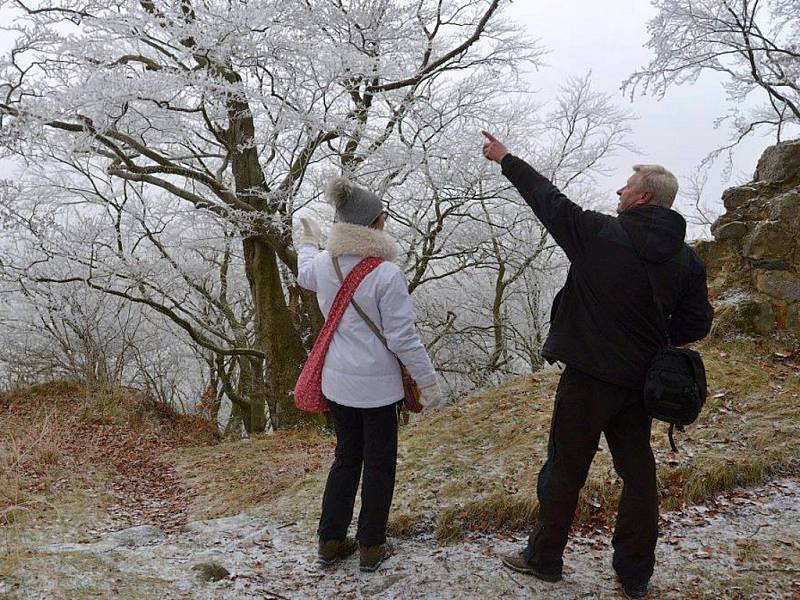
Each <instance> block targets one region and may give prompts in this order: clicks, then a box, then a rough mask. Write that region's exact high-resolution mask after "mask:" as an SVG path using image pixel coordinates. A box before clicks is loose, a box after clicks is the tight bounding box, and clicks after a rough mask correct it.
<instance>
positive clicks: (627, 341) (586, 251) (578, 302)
mask: <svg viewBox="0 0 800 600" xmlns="http://www.w3.org/2000/svg"><path fill="white" fill-rule="evenodd" d="M501 165H502V167H503V175H505V176H506V177H507V178H508V179H509V181H511V183H513V184H514V187H516V188H517V190H518V191H519V193H520V194H522V197H523V198H524V199H525V201H526V202H527V203H528V204H529V205H530V206H531V208H532V209H533V212H534V213H535V214H536V216H537V217H538V218H539V220H540V221H541V222H542V224H543V225H544V226H545V227H546V228H547V230H548V231H549V232H550V235H552V236H553V239H554V240H555V241H556V243H557V244H558V245H559V246H561V248H562V249H563V250H564V252H565V253H566V255H567V258H569V260H570V263H571V264H570V268H569V273H568V274H567V281H566V283H565V284H564V287H563V288H562V290H561V291H560V292H559V293H558V295H557V296H556V299H555V300H554V302H553V310H552V313H551V323H550V333H549V335H548V336H547V340H546V341H545V344H544V348H543V349H542V356H544V358H545V359H547V360H548V361H550V362H553V361H556V360H558V361H561V362H563V363H566V364H567V365H570V366H571V367H574V368H576V369H578V370H580V371H583V372H584V373H588V374H589V375H592V376H594V377H596V378H598V379H601V380H603V381H607V382H609V383H614V384H617V385H621V386H624V387H628V388H633V389H642V388H643V387H644V377H645V373H646V371H647V367H648V365H649V364H650V362H651V360H652V358H653V356H654V355H655V353H656V351H657V350H658V349H659V348H662V347H664V346H665V345H667V335H669V342H670V343H671V344H673V345H676V346H679V345H683V344H686V343H689V342H693V341H696V340H700V339H702V338H704V337H705V336H706V334H708V331H709V329H710V327H711V319H712V317H713V314H714V312H713V309H712V308H711V305H710V304H709V302H708V290H707V287H706V269H705V265H703V262H702V260H701V259H700V257H699V256H697V253H696V252H695V251H694V250H692V249H691V248H690V247H689V246H687V245H686V244H685V243H684V241H683V240H684V235H685V233H686V221H684V219H683V217H681V216H680V215H679V214H678V213H677V212H675V211H673V210H670V209H668V208H663V207H659V206H647V205H645V206H640V207H637V208H634V209H631V210H629V211H626V212H625V213H623V214H622V215H620V216H619V217H612V216H609V215H604V214H601V213H598V212H595V211H591V210H583V209H581V208H580V207H579V206H578V205H576V204H575V203H573V202H572V201H570V200H569V199H568V198H567V197H566V196H564V194H562V193H561V192H560V191H559V190H558V188H556V187H555V186H554V185H553V184H551V183H550V181H548V180H547V178H546V177H544V176H543V175H540V174H539V173H537V172H536V171H535V170H534V169H533V168H532V167H531V166H530V165H528V164H527V163H526V162H525V161H523V160H521V159H519V158H517V157H516V156H512V155H511V154H508V155H506V157H505V158H503V161H502V163H501ZM645 261H646V262H647V263H648V267H647V269H646V268H645ZM647 270H649V271H650V277H651V278H652V284H653V285H654V286H655V297H654V295H653V291H652V287H651V283H650V280H649V278H648V274H647ZM655 298H657V300H656V299H655ZM656 302H658V304H659V305H660V306H657V304H656ZM662 315H663V316H662Z"/></svg>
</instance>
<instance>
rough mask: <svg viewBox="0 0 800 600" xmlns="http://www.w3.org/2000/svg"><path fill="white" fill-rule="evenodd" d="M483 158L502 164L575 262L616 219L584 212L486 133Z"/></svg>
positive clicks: (504, 173)
mask: <svg viewBox="0 0 800 600" xmlns="http://www.w3.org/2000/svg"><path fill="white" fill-rule="evenodd" d="M483 135H484V136H485V137H486V142H485V143H484V145H483V155H484V156H485V157H486V158H487V159H488V160H491V161H493V162H496V163H498V164H499V165H500V166H501V167H502V169H503V175H505V176H506V178H507V179H508V180H509V181H510V182H511V183H512V184H513V185H514V187H515V188H516V189H517V191H518V192H519V193H520V195H521V196H522V197H523V199H524V200H525V202H527V203H528V205H529V206H530V207H531V208H532V209H533V212H534V214H535V215H536V217H537V218H538V219H539V220H540V221H541V222H542V225H544V226H545V228H547V231H549V232H550V235H552V236H553V239H554V240H555V241H556V243H557V244H558V245H559V246H561V248H563V250H564V252H566V253H567V256H568V257H569V258H570V259H572V258H573V257H574V256H577V255H579V254H580V253H582V252H583V249H584V247H585V244H586V241H587V240H588V239H590V238H592V237H594V235H595V234H596V233H597V232H598V231H599V230H600V228H601V227H602V226H603V225H604V224H605V223H606V222H607V221H608V220H609V219H611V218H612V217H609V216H608V215H603V214H600V213H598V212H595V211H591V210H583V209H582V208H581V207H580V206H578V205H577V204H575V203H574V202H572V201H571V200H570V199H569V198H567V197H566V196H565V195H564V194H562V193H561V191H560V190H559V189H558V188H557V187H556V186H554V185H553V184H552V183H550V180H549V179H547V177H545V176H544V175H542V174H541V173H539V172H538V171H536V169H534V168H533V167H531V166H530V165H529V164H528V163H526V162H525V161H524V160H522V159H521V158H517V157H516V156H514V155H513V154H511V153H510V152H509V151H508V149H507V148H506V147H505V145H503V143H502V142H500V140H498V139H497V138H495V137H494V136H493V135H492V134H490V133H488V132H486V131H484V132H483Z"/></svg>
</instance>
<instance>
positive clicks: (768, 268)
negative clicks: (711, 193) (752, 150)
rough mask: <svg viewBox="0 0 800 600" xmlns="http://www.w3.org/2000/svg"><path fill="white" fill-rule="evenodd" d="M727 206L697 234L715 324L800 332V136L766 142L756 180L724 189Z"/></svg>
mask: <svg viewBox="0 0 800 600" xmlns="http://www.w3.org/2000/svg"><path fill="white" fill-rule="evenodd" d="M722 201H723V203H724V205H725V209H726V212H725V214H723V215H722V216H721V217H720V218H719V219H717V221H716V222H715V223H714V224H713V225H712V226H711V233H712V234H713V235H714V240H713V241H702V242H698V243H697V245H696V249H697V250H698V252H699V253H700V255H701V257H702V258H703V259H704V260H705V262H706V267H707V268H708V277H709V292H710V294H711V297H712V298H713V299H714V300H715V304H716V316H715V329H716V330H717V331H723V332H728V331H738V332H741V333H745V334H748V335H768V334H772V333H775V332H783V331H785V332H788V333H791V334H794V335H795V336H798V337H800V140H793V141H790V142H783V143H781V144H777V145H775V146H771V147H769V148H767V150H766V151H765V152H764V154H763V155H762V156H761V159H760V160H759V161H758V167H757V168H756V172H755V176H754V178H753V181H752V182H750V183H747V184H745V185H741V186H738V187H733V188H730V189H728V190H725V192H724V193H723V195H722Z"/></svg>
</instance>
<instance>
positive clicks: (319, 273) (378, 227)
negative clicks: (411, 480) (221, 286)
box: [296, 178, 441, 571]
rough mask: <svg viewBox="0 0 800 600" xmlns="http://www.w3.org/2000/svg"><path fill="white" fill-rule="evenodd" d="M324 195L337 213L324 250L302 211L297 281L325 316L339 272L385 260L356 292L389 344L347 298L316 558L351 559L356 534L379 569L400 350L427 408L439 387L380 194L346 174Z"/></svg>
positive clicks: (329, 383) (327, 378) (335, 365)
mask: <svg viewBox="0 0 800 600" xmlns="http://www.w3.org/2000/svg"><path fill="white" fill-rule="evenodd" d="M327 197H328V201H329V202H330V203H331V204H333V205H334V206H335V208H336V217H335V219H334V224H333V227H332V228H331V233H330V236H329V238H328V243H327V249H326V250H325V251H320V250H319V243H320V238H321V231H320V227H319V225H318V224H317V223H316V222H315V221H313V220H311V219H301V222H302V224H303V233H302V235H301V236H300V237H299V238H298V240H297V242H296V246H297V248H298V263H299V265H298V277H297V280H298V283H299V284H300V285H301V286H302V287H304V288H306V289H308V290H312V291H314V292H316V293H317V301H318V302H319V306H320V309H321V310H322V312H323V314H325V315H327V314H328V312H329V310H330V308H331V304H332V303H333V300H334V298H335V296H336V293H337V292H338V291H339V284H340V281H341V279H340V277H339V275H341V277H346V276H347V274H348V273H349V272H350V271H351V269H352V268H353V267H354V266H355V265H356V264H357V263H358V262H359V261H361V259H362V258H364V257H367V256H377V257H380V258H382V259H384V261H385V262H383V263H382V264H381V265H380V266H379V267H378V268H376V269H375V270H374V271H372V272H371V273H370V274H369V275H367V276H366V278H365V279H364V280H363V281H362V282H361V285H360V286H359V287H358V289H357V290H356V292H355V295H354V296H353V300H354V302H355V303H357V304H358V306H359V307H360V308H361V309H362V310H363V312H364V313H365V314H366V316H367V317H368V318H369V319H370V320H371V321H372V322H373V323H374V324H375V325H376V326H377V328H378V329H380V331H381V333H382V334H383V336H384V338H385V340H386V343H384V342H383V341H382V340H381V339H380V338H379V337H378V336H377V335H376V333H375V332H374V331H373V330H372V329H370V326H369V325H368V324H367V322H366V321H365V320H364V318H363V317H362V316H360V315H359V314H358V312H357V311H356V310H355V309H354V308H353V307H352V305H351V306H349V307H348V308H347V310H346V311H345V313H344V316H343V317H342V320H341V322H340V323H339V326H338V328H337V330H336V333H335V334H334V336H333V340H332V341H331V345H330V347H329V349H328V353H327V355H326V357H325V366H324V368H323V370H322V392H323V393H324V394H325V397H326V398H327V399H328V400H329V401H330V407H331V413H332V414H333V420H334V423H335V425H336V454H335V459H334V461H333V465H332V466H331V470H330V473H329V474H328V482H327V484H326V486H325V494H324V496H323V498H322V516H321V517H320V522H319V529H318V534H319V559H320V561H321V562H322V563H323V564H332V563H335V562H336V561H338V560H341V559H343V558H346V557H347V556H349V555H350V554H352V553H353V552H355V549H356V541H357V542H358V548H359V554H360V561H359V563H360V568H361V570H362V571H375V570H376V569H377V568H378V566H379V565H380V564H381V563H382V562H383V561H384V560H386V559H387V558H388V557H389V556H391V554H392V552H393V548H392V546H391V545H390V544H389V543H388V542H387V541H386V523H387V521H388V518H389V508H390V506H391V503H392V494H393V493H394V481H395V468H396V464H397V406H396V405H397V403H398V401H401V400H402V398H403V395H404V394H403V382H402V378H401V375H400V364H399V363H398V358H399V359H400V360H401V361H402V362H403V364H404V365H405V366H406V368H407V369H408V370H409V372H410V373H411V376H412V377H413V378H414V379H416V381H417V383H418V385H419V386H420V391H421V392H422V399H421V402H422V403H423V405H424V406H426V407H427V408H430V407H431V405H432V404H434V403H436V402H438V401H439V400H440V399H441V394H440V392H439V386H438V383H437V380H436V372H435V371H434V368H433V365H432V364H431V360H430V357H429V356H428V353H427V351H426V350H425V347H424V346H423V345H422V342H421V341H420V338H419V335H418V333H417V330H416V326H415V324H414V314H413V308H412V304H411V298H410V296H409V293H408V284H407V282H406V279H405V276H404V274H403V272H402V270H401V269H400V267H398V266H397V265H396V264H394V263H393V262H392V261H393V260H394V259H395V257H396V256H397V254H398V250H399V248H398V246H397V243H396V242H395V241H394V239H393V238H392V237H391V236H390V235H389V234H387V233H386V232H384V231H383V227H384V225H385V223H386V213H385V212H384V208H383V203H382V202H381V200H380V198H378V196H376V195H375V194H373V193H372V192H370V191H367V190H365V189H363V188H360V187H357V186H355V185H352V184H351V183H350V182H349V181H348V180H346V179H344V178H336V179H334V180H333V181H331V182H330V184H329V186H328V194H327ZM334 259H335V260H336V261H338V264H339V268H340V271H341V273H340V274H337V272H336V267H335V264H334V262H335V260H334ZM387 346H388V348H387ZM395 355H396V356H395ZM362 465H363V480H362V482H361V513H360V514H359V516H358V530H357V533H356V537H355V540H353V539H351V538H348V537H347V529H348V527H349V525H350V521H351V519H352V517H353V504H354V502H355V497H356V490H357V489H358V483H359V479H360V478H361V471H362Z"/></svg>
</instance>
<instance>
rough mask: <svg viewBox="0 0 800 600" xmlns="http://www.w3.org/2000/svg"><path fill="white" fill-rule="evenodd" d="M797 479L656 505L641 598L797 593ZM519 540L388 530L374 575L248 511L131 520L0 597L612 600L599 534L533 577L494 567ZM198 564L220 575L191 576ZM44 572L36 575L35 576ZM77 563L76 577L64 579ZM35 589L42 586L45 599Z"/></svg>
mask: <svg viewBox="0 0 800 600" xmlns="http://www.w3.org/2000/svg"><path fill="white" fill-rule="evenodd" d="M798 540H800V479H797V478H792V479H783V480H780V481H775V482H772V483H770V484H768V485H765V486H762V487H759V488H755V489H752V490H735V491H734V492H732V493H730V494H727V495H725V496H721V497H719V498H717V499H716V500H715V501H714V502H712V503H709V504H708V505H707V506H700V507H692V508H688V509H686V510H683V511H679V512H674V513H668V514H666V515H665V518H664V522H663V526H662V535H661V539H660V541H659V546H658V551H657V561H658V564H657V570H656V574H655V576H654V578H653V580H652V582H651V584H652V585H651V590H652V593H651V596H650V597H651V598H676V599H677V598H681V599H684V598H731V599H745V598H748V599H749V598H789V599H795V600H797V599H800V542H799V541H798ZM523 544H524V536H521V535H519V536H472V537H470V538H469V539H467V540H466V541H464V542H462V543H459V544H455V545H452V546H447V547H440V546H438V545H437V544H436V543H435V541H434V540H433V538H432V537H421V538H416V539H413V540H399V541H398V543H397V546H398V552H397V555H396V556H395V557H393V558H392V559H390V560H389V561H387V563H386V564H385V566H384V567H383V568H381V569H380V570H379V571H378V572H377V573H375V574H362V573H360V572H359V571H358V568H357V561H356V560H355V559H354V558H353V559H350V560H348V561H346V562H344V563H343V564H341V565H340V566H339V567H338V568H335V569H333V570H324V569H320V568H319V567H318V566H317V564H316V555H315V546H314V540H313V534H312V533H311V532H307V531H300V530H298V529H297V527H296V526H294V525H288V526H287V525H281V524H276V523H274V522H269V521H267V520H266V519H265V518H264V517H263V516H261V515H259V514H255V513H254V514H249V515H244V514H243V515H238V516H235V517H230V518H225V519H216V520H210V521H199V522H192V523H187V524H186V525H184V526H183V527H182V528H181V529H180V530H178V531H174V532H173V533H167V532H165V531H164V530H162V529H161V528H159V527H155V526H152V525H144V526H139V527H134V528H131V529H127V530H124V531H119V532H115V533H112V534H107V535H104V536H102V537H101V538H100V539H99V540H98V541H94V542H91V543H61V544H55V545H53V544H51V545H48V546H45V547H39V548H37V549H35V550H34V549H31V550H34V552H31V553H30V555H29V558H28V563H27V565H26V569H24V570H20V571H19V572H20V573H25V575H24V576H21V577H24V579H15V580H13V581H11V580H7V581H5V582H0V598H2V597H8V598H26V599H28V598H41V597H76V598H77V597H87V596H90V595H99V596H101V597H105V596H107V595H114V596H116V597H121V598H137V599H138V598H209V599H210V598H215V599H216V598H219V599H222V598H225V599H240V598H241V599H246V598H247V599H249V598H333V597H336V598H354V599H357V598H442V599H449V598H458V599H459V600H465V599H472V598H475V599H479V598H480V599H483V598H498V597H504V598H545V599H550V598H552V599H556V598H558V599H565V598H616V597H619V589H618V587H617V584H616V582H615V581H614V577H613V576H612V572H611V569H610V564H609V563H610V558H611V550H610V547H609V543H608V538H607V536H605V535H597V534H596V535H588V536H579V537H576V538H574V539H573V540H572V541H571V542H570V544H569V546H568V548H567V552H566V555H565V561H566V566H565V577H564V581H563V582H561V583H559V584H547V583H544V582H540V581H538V580H536V579H532V578H529V577H525V576H523V575H519V574H514V573H509V572H508V571H506V570H504V569H503V568H501V567H500V565H499V561H498V555H499V554H500V553H504V552H510V551H514V550H517V549H519V548H520V547H521V546H522V545H523ZM201 563H214V564H218V565H220V566H223V567H224V568H225V569H227V571H228V572H229V573H230V576H229V577H227V578H224V579H222V580H221V581H217V582H215V583H206V582H204V581H201V579H200V578H199V577H198V572H197V570H196V567H197V565H199V564H201ZM39 572H46V573H48V577H47V578H46V583H45V582H44V581H43V579H42V578H36V573H39ZM76 573H77V575H76ZM48 592H49V593H51V594H52V593H54V594H55V595H52V596H48Z"/></svg>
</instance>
